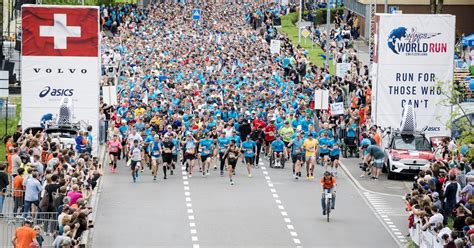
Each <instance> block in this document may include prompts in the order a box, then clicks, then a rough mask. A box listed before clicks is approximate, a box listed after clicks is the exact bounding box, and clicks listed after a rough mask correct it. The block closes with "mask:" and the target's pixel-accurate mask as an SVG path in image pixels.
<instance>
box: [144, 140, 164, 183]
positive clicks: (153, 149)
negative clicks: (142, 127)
mask: <svg viewBox="0 0 474 248" xmlns="http://www.w3.org/2000/svg"><path fill="white" fill-rule="evenodd" d="M145 142H147V141H146V139H145ZM147 143H148V150H147V152H148V154H149V155H150V157H151V174H152V175H153V180H154V181H156V176H157V174H158V168H159V167H160V157H161V141H160V136H158V135H157V134H155V136H154V139H153V141H151V142H147Z"/></svg>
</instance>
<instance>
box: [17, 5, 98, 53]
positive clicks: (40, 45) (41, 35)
mask: <svg viewBox="0 0 474 248" xmlns="http://www.w3.org/2000/svg"><path fill="white" fill-rule="evenodd" d="M98 18H99V17H98V11H97V10H96V9H91V8H72V7H56V8H38V7H33V6H27V7H23V12H22V26H23V27H22V29H23V32H22V55H23V56H79V57H97V56H98V53H99V49H98V40H99V39H98V37H97V36H98V34H99V32H98V29H99V25H98Z"/></svg>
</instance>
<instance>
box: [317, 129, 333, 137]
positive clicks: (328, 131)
mask: <svg viewBox="0 0 474 248" xmlns="http://www.w3.org/2000/svg"><path fill="white" fill-rule="evenodd" d="M324 133H327V134H328V137H329V138H331V137H332V131H331V130H329V129H328V130H324V129H322V130H321V131H319V133H318V137H322V135H323V134H324Z"/></svg>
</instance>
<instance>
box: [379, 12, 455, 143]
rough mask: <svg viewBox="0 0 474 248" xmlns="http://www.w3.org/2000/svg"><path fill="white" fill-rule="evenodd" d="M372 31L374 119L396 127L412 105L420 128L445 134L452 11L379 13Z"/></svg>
mask: <svg viewBox="0 0 474 248" xmlns="http://www.w3.org/2000/svg"><path fill="white" fill-rule="evenodd" d="M375 33H376V38H375V39H376V41H375V46H376V51H375V54H374V66H373V68H372V70H373V75H372V80H373V84H374V87H373V99H372V100H373V101H372V111H373V112H372V120H373V122H374V123H375V124H377V125H380V126H382V127H392V128H399V127H400V121H401V118H402V113H403V109H404V107H405V106H406V105H410V106H412V107H413V109H414V112H415V115H416V119H417V127H416V128H417V129H418V130H423V131H425V132H426V134H427V135H428V136H435V135H449V134H450V131H449V130H448V128H447V127H446V124H447V122H448V121H449V118H450V113H451V106H450V105H449V103H448V101H447V95H446V94H448V91H449V88H450V87H449V85H451V84H452V80H453V63H454V62H453V61H454V39H455V36H454V35H455V16H452V15H407V14H377V16H376V30H375Z"/></svg>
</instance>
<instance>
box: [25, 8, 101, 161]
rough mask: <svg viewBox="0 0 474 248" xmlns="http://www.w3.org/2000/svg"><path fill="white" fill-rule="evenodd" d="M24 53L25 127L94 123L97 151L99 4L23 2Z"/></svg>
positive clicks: (82, 127)
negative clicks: (68, 4) (91, 5)
mask: <svg viewBox="0 0 474 248" xmlns="http://www.w3.org/2000/svg"><path fill="white" fill-rule="evenodd" d="M21 56H22V63H21V68H22V70H21V73H22V84H21V86H22V88H21V90H22V105H21V111H22V116H21V117H22V118H21V120H22V127H23V128H28V127H38V126H42V127H44V128H46V127H47V126H46V125H48V124H53V125H57V126H65V125H68V126H70V125H73V126H79V127H80V128H81V129H82V130H84V131H85V129H86V128H87V127H88V126H92V132H91V135H92V142H93V150H92V155H94V156H96V155H97V147H98V146H97V144H98V142H97V141H98V139H97V132H98V130H99V124H98V123H99V92H100V87H99V83H100V76H101V74H100V56H99V9H98V7H85V6H47V5H27V4H26V5H23V6H22V49H21ZM51 116H52V119H53V120H51Z"/></svg>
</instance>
